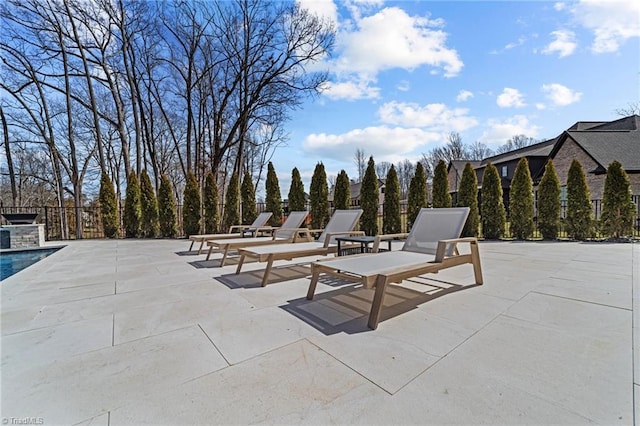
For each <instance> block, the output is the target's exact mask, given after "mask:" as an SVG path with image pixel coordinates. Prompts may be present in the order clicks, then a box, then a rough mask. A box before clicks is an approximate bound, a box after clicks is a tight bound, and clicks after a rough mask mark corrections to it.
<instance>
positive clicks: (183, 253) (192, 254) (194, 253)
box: [175, 248, 206, 256]
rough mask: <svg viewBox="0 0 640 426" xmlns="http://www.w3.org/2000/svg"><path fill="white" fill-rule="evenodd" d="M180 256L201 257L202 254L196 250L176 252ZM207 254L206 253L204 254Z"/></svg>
mask: <svg viewBox="0 0 640 426" xmlns="http://www.w3.org/2000/svg"><path fill="white" fill-rule="evenodd" d="M175 253H176V254H177V255H178V256H199V255H201V254H202V253H198V249H197V248H196V249H195V250H183V251H177V252H175ZM204 254H206V253H204Z"/></svg>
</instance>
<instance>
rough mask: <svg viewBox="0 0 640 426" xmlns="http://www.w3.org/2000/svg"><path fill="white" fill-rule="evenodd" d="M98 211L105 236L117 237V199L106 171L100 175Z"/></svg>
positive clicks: (118, 226)
mask: <svg viewBox="0 0 640 426" xmlns="http://www.w3.org/2000/svg"><path fill="white" fill-rule="evenodd" d="M100 213H101V215H102V230H103V232H104V236H105V237H107V238H118V231H119V228H120V225H119V221H118V199H117V198H116V191H115V189H114V188H113V183H112V182H111V179H110V178H109V176H108V175H107V174H106V173H102V176H101V177H100Z"/></svg>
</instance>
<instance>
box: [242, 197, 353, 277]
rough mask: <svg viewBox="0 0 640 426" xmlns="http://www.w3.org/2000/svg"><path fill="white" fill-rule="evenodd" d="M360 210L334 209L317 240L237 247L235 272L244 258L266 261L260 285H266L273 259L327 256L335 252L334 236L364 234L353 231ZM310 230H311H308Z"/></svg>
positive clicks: (336, 249) (336, 248)
mask: <svg viewBox="0 0 640 426" xmlns="http://www.w3.org/2000/svg"><path fill="white" fill-rule="evenodd" d="M360 215H362V210H360V209H358V210H336V211H335V212H334V213H333V216H331V219H330V220H329V223H327V226H326V227H325V228H324V230H323V231H322V234H320V237H318V240H317V241H309V242H302V243H295V244H278V245H275V246H267V247H250V248H241V249H238V253H239V254H240V262H239V263H238V269H237V270H236V274H239V273H240V271H241V269H242V264H243V263H244V260H245V259H246V258H250V259H255V260H257V261H258V262H267V268H266V269H265V270H264V275H263V276H262V287H264V286H266V285H267V282H268V280H269V273H270V272H271V267H272V266H273V262H274V261H275V260H292V259H294V258H297V257H305V256H316V255H318V256H328V255H329V254H332V253H336V252H337V251H338V247H337V245H336V241H335V237H338V236H340V235H364V232H362V231H354V230H353V229H354V228H355V227H356V224H357V223H358V219H359V218H360ZM309 232H312V231H309Z"/></svg>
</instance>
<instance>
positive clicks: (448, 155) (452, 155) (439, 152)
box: [422, 132, 471, 179]
mask: <svg viewBox="0 0 640 426" xmlns="http://www.w3.org/2000/svg"><path fill="white" fill-rule="evenodd" d="M470 156H471V154H470V152H469V149H468V148H467V146H466V145H465V144H464V143H463V142H462V138H461V137H460V134H459V133H457V132H451V133H449V135H448V136H447V144H446V145H444V146H439V147H436V148H433V149H431V151H429V152H428V153H427V154H422V162H423V164H424V166H425V173H426V175H427V179H430V178H431V176H433V171H434V170H435V167H436V165H437V164H438V162H440V161H441V160H442V161H444V162H445V163H447V164H448V163H450V162H451V161H453V160H468V159H469V157H470Z"/></svg>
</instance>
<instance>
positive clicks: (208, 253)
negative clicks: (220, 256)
mask: <svg viewBox="0 0 640 426" xmlns="http://www.w3.org/2000/svg"><path fill="white" fill-rule="evenodd" d="M212 251H213V246H209V251H208V252H207V260H209V257H211V252H212Z"/></svg>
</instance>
